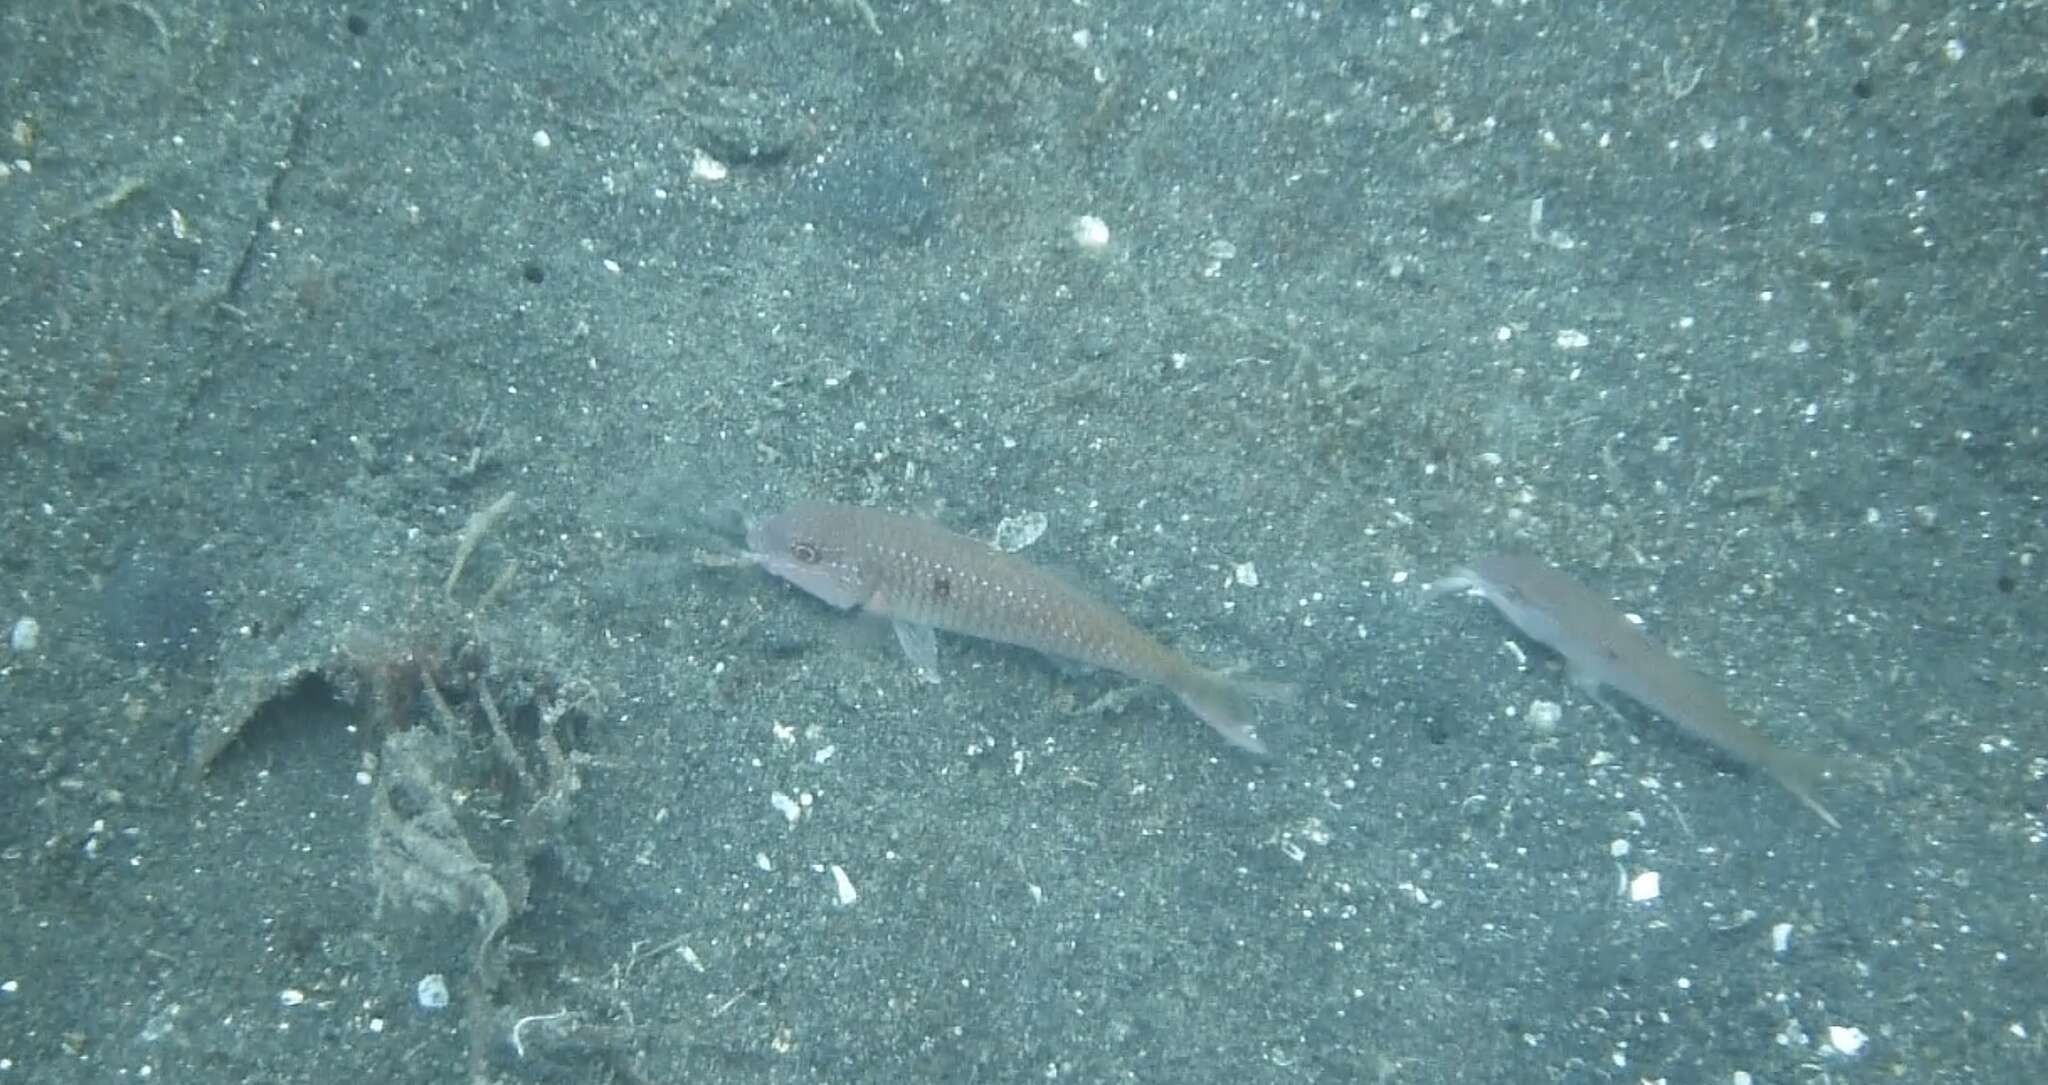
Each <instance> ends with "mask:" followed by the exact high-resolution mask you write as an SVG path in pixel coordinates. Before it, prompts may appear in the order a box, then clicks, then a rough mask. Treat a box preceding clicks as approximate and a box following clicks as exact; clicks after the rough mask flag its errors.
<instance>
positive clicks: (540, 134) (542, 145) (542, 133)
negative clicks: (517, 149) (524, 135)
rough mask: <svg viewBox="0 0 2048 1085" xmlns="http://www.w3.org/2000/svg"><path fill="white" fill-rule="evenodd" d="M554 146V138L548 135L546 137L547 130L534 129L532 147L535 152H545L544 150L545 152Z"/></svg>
mask: <svg viewBox="0 0 2048 1085" xmlns="http://www.w3.org/2000/svg"><path fill="white" fill-rule="evenodd" d="M554 145H555V140H554V137H553V136H550V135H548V130H547V129H545V128H536V129H534V130H533V147H534V150H537V151H545V150H547V149H548V148H549V147H552V146H554Z"/></svg>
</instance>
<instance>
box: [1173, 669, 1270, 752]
mask: <svg viewBox="0 0 2048 1085" xmlns="http://www.w3.org/2000/svg"><path fill="white" fill-rule="evenodd" d="M1172 689H1173V692H1174V693H1175V694H1176V695H1177V696H1179V697H1180V701H1181V703H1182V704H1184V705H1187V706H1188V709H1189V710H1190V711H1192V712H1194V714H1195V715H1197V716H1200V717H1201V718H1202V722H1203V723H1206V724H1208V725H1209V726H1210V727H1213V728H1215V730H1216V733H1217V734H1219V735H1222V736H1223V738H1224V740H1225V741H1227V742H1229V743H1230V744H1231V745H1232V746H1235V747H1237V748H1238V749H1240V750H1249V751H1250V752H1252V753H1260V754H1262V753H1265V752H1266V744H1265V743H1263V742H1260V741H1259V736H1258V735H1257V734H1256V733H1255V732H1254V730H1253V728H1254V726H1255V725H1256V724H1257V723H1258V720H1259V713H1258V709H1257V707H1256V705H1257V703H1258V702H1260V701H1280V702H1286V701H1292V700H1294V699H1295V698H1296V697H1297V696H1299V695H1300V690H1299V689H1297V688H1296V687H1295V685H1294V683H1292V682H1268V681H1265V680H1263V679H1258V678H1243V677H1239V676H1237V675H1231V674H1224V673H1222V672H1220V671H1205V670H1200V669H1198V668H1192V667H1191V668H1189V670H1188V673H1187V675H1186V676H1184V677H1182V678H1181V679H1179V680H1178V681H1175V682H1174V683H1173V684H1172Z"/></svg>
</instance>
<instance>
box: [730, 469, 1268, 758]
mask: <svg viewBox="0 0 2048 1085" xmlns="http://www.w3.org/2000/svg"><path fill="white" fill-rule="evenodd" d="M743 557H744V558H745V560H747V561H750V562H752V563H753V564H756V565H759V566H760V567H761V568H763V569H766V570H768V571H769V572H771V573H773V574H775V575H776V576H778V577H781V578H782V579H784V580H787V581H789V582H790V583H791V584H794V585H796V586H797V587H799V588H802V589H803V590H805V591H807V592H809V593H810V594H812V595H815V596H817V597H818V598H819V599H822V600H824V601H825V602H827V603H829V604H831V605H832V606H835V607H838V608H840V609H842V610H844V609H851V608H853V607H859V608H860V609H861V610H862V612H864V613H867V614H872V615H875V616H877V617H881V618H885V619H887V620H888V622H889V624H890V626H891V627H892V628H893V629H894V630H895V633H896V642H897V643H898V644H899V645H901V646H902V648H903V654H904V655H906V656H908V657H910V661H911V662H912V663H913V664H915V665H916V667H917V668H918V670H919V671H921V672H922V673H923V675H924V677H925V679H926V680H927V681H937V680H938V662H939V660H938V645H937V638H936V636H935V635H934V631H935V630H941V629H943V630H945V631H946V632H948V633H959V634H962V635H964V636H970V637H980V638H982V639H984V640H992V641H998V642H1000V643H1003V644H1012V645H1017V646H1019V647H1023V648H1029V649H1031V650H1033V651H1036V652H1042V653H1044V654H1046V655H1049V656H1056V657H1059V658H1062V659H1068V660H1072V661H1074V662H1076V663H1081V664H1085V665H1087V666H1091V667H1100V668H1103V669H1105V670H1112V671H1116V672H1117V673H1119V674H1123V675H1126V676H1128V677H1131V678H1135V679H1137V680H1139V681H1141V682H1151V683H1154V684H1157V685H1161V686H1164V687H1166V688H1167V689H1168V690H1169V691H1171V692H1172V693H1173V695H1174V696H1176V697H1178V698H1180V701H1181V703H1182V704H1184V705H1186V706H1187V707H1188V709H1189V710H1190V711H1192V712H1194V714H1195V715H1197V716H1199V717H1201V719H1202V722H1204V723H1207V724H1208V725H1209V726H1210V727H1212V728H1214V729H1215V730H1216V733H1217V734H1219V735H1222V736H1223V737H1224V739H1225V740H1226V741H1228V742H1229V743H1230V744H1231V745H1233V746H1236V747H1237V748H1239V749H1241V750H1248V751H1250V752H1252V753H1265V752H1266V747H1265V744H1264V743H1262V742H1260V741H1259V738H1258V735H1257V734H1256V732H1255V730H1254V728H1255V726H1256V723H1257V712H1256V709H1255V708H1254V703H1255V702H1258V701H1276V700H1288V699H1291V698H1292V697H1293V695H1294V687H1293V686H1291V685H1289V684H1287V683H1282V682H1267V681H1261V680H1258V679H1251V678H1244V677H1239V676H1236V675H1228V674H1224V673H1222V672H1220V671H1212V670H1206V669H1204V668H1202V667H1199V666H1196V665H1195V664H1194V663H1191V662H1189V661H1188V659H1187V658H1186V657H1184V656H1182V655H1181V654H1180V653H1178V652H1176V651H1174V650H1173V649H1171V648H1168V647H1166V646H1165V645H1164V644H1161V643H1160V642H1159V641H1157V640H1155V639H1154V638H1153V637H1152V636H1151V635H1150V634H1148V633H1146V632H1145V631H1144V630H1142V629H1139V628H1138V627H1137V626H1136V625H1133V624H1132V623H1131V621H1130V619H1128V618H1125V617H1124V616H1123V615H1122V614H1121V613H1119V612H1117V611H1116V610H1115V609H1114V608H1112V607H1110V606H1108V605H1107V604H1104V603H1101V602H1098V601H1097V600H1095V599H1094V598H1092V597H1090V596H1089V595H1087V594H1085V593H1083V592H1081V591H1079V590H1078V589H1076V588H1074V587H1072V586H1070V585H1068V584H1067V583H1066V582H1065V581H1063V580H1061V579H1060V578H1059V577H1057V576H1054V575H1053V574H1051V573H1049V572H1047V571H1045V570H1043V569H1040V568H1038V567H1037V566H1035V565H1032V564H1030V563H1029V562H1026V561H1023V560H1021V559H1019V558H1016V557H1013V556H1011V555H1010V554H1007V553H1004V552H1003V551H1001V550H998V549H996V548H995V547H993V546H989V545H988V544H986V543H983V542H980V541H978V540H975V539H971V538H968V537H967V536H965V535H959V534H955V533H954V532H951V531H948V530H946V529H945V528H943V527H940V526H939V525H937V524H935V523H932V522H931V521H929V520H920V519H916V518H914V517H909V516H900V515H897V514H896V513H892V512H884V511H882V510H880V509H873V508H864V507H861V506H855V505H835V504H829V503H825V502H803V503H800V504H797V505H793V506H791V507H790V508H789V509H787V510H785V511H784V512H781V513H779V514H777V515H774V516H769V517H766V518H764V519H759V520H755V521H754V522H753V523H751V524H750V525H748V527H747V549H746V552H745V554H744V555H743Z"/></svg>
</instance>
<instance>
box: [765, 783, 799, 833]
mask: <svg viewBox="0 0 2048 1085" xmlns="http://www.w3.org/2000/svg"><path fill="white" fill-rule="evenodd" d="M768 801H769V803H771V804H773V805H774V807H775V809H777V810H779V811H781V812H782V816H783V818H784V819H785V820H787V821H788V822H789V823H790V824H791V825H795V824H796V823H797V819H799V818H801V817H803V816H804V808H803V804H802V803H799V802H797V801H796V800H795V799H792V798H790V797H789V796H788V795H785V794H783V793H782V792H780V791H777V792H774V793H772V794H770V795H769V796H768Z"/></svg>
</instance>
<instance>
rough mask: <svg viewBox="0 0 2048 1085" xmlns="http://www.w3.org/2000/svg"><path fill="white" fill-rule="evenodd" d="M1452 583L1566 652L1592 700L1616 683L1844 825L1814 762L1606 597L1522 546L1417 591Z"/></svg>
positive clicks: (1434, 591) (1445, 588)
mask: <svg viewBox="0 0 2048 1085" xmlns="http://www.w3.org/2000/svg"><path fill="white" fill-rule="evenodd" d="M1453 591H1469V592H1473V593H1476V594H1478V595H1480V596H1483V597H1484V598H1485V599H1486V601H1487V602H1489V603H1492V604H1493V606H1494V609H1496V610H1498V611H1500V612H1501V614H1502V615H1503V616H1505V617H1506V618H1507V620H1508V621H1510V622H1513V623H1514V624H1515V627H1516V628H1518V629H1520V630H1521V631H1522V632H1523V633H1524V634H1526V635H1527V636H1528V637H1530V639H1532V640H1536V641H1540V642H1542V643H1543V644H1545V645H1548V646H1549V647H1550V648H1551V649H1553V650H1555V651H1556V652H1557V653H1558V654H1559V655H1562V656H1563V657H1564V661H1565V670H1566V673H1568V674H1569V675H1570V676H1571V679H1572V682H1573V683H1574V684H1575V685H1577V686H1578V687H1579V688H1580V689H1583V690H1585V691H1586V693H1587V694H1588V695H1589V696H1591V697H1593V698H1594V699H1595V700H1600V690H1601V688H1602V687H1606V688H1609V689H1616V690H1620V691H1621V692H1622V693H1624V694H1626V695H1627V696H1628V697H1629V699H1630V700H1634V701H1637V702H1640V703H1641V704H1643V705H1645V706H1647V707H1648V708H1650V709H1651V710H1653V711H1655V712H1656V713H1657V714H1658V715H1660V716H1663V717H1664V718H1666V719H1668V720H1671V721H1672V722H1673V723H1676V724H1678V725H1679V726H1680V727H1683V728H1685V729H1686V730H1687V731H1690V732H1692V733H1693V734H1694V735H1697V736H1698V737H1700V738H1703V739H1705V740H1707V741H1708V742H1711V743H1713V744H1714V745H1716V746H1719V747H1721V748H1722V749H1724V750H1726V751H1728V752H1729V753H1731V754H1734V755H1735V756H1736V757H1738V758H1741V759H1742V760H1744V761H1747V762H1749V763H1750V764H1752V765H1755V766H1757V767H1758V768H1761V769H1763V770H1764V771H1765V772H1768V773H1770V774H1771V776H1772V777H1773V778H1774V779H1776V780H1777V781H1778V782H1779V783H1780V784H1783V785H1784V786H1785V789H1786V790H1787V791H1790V792H1791V793H1792V794H1793V795H1794V796H1796V797H1797V798H1798V799H1799V801H1800V802H1803V803H1805V804H1806V805H1807V808H1808V809H1811V810H1812V811H1813V812H1814V813H1816V814H1819V815H1820V818H1821V820H1822V821H1825V822H1827V823H1828V824H1829V825H1831V826H1833V827H1835V828H1837V829H1839V828H1841V827H1842V823H1841V822H1839V821H1836V820H1835V816H1834V815H1833V814H1830V813H1828V811H1827V808H1826V807H1824V806H1822V805H1821V804H1820V801H1819V800H1818V799H1816V798H1815V797H1814V787H1815V784H1816V783H1817V782H1818V781H1819V779H1820V778H1821V777H1822V776H1823V775H1824V774H1825V773H1824V771H1823V770H1822V768H1821V767H1820V764H1819V762H1817V761H1816V760H1815V759H1813V758H1811V757H1809V756H1807V755H1804V754H1796V753H1792V752H1789V751H1787V750H1783V749H1780V748H1779V747H1778V746H1777V745H1776V744H1774V743H1772V742H1771V740H1770V739H1768V738H1766V737H1764V734H1763V732H1761V731H1758V730H1756V729H1755V728H1752V727H1750V726H1749V725H1747V724H1745V723H1743V722H1742V720H1741V719H1740V718H1739V717H1737V716H1736V714H1735V710H1734V709H1733V708H1730V707H1729V706H1728V700H1727V698H1725V697H1723V696H1722V695H1721V691H1720V690H1718V689H1716V688H1714V686H1713V684H1712V683H1710V682H1708V681H1707V680H1706V679H1705V678H1702V677H1700V675H1699V674H1698V673H1696V672H1695V671H1693V670H1692V669H1691V668H1690V667H1687V666H1686V665H1685V664H1684V663H1682V662H1680V661H1679V660H1678V658H1677V657H1675V656H1673V655H1672V654H1671V653H1670V652H1668V651H1666V650H1665V649H1664V647H1663V646H1662V645H1659V644H1658V643H1657V642H1655V641H1653V640H1651V639H1650V638H1648V637H1646V636H1644V635H1643V634H1642V633H1641V632H1639V631H1637V629H1636V627H1635V623H1633V622H1631V621H1629V620H1628V618H1627V617H1625V616H1624V615H1623V614H1622V613H1621V611H1620V610H1618V609H1616V608H1615V606H1614V604H1612V603H1610V602H1608V601H1607V599H1606V598H1605V597H1604V596H1601V595H1600V594H1599V593H1597V592H1595V591H1593V590H1592V589H1590V588H1588V587H1586V586H1585V585H1583V584H1580V583H1579V582H1578V581H1576V580H1573V579H1572V578H1571V577H1569V576H1566V575H1565V574H1564V573H1563V572H1561V571H1559V570H1558V569H1555V568H1553V567H1551V566H1550V565H1548V564H1546V563H1544V562H1542V561H1539V560H1537V559H1536V558H1532V557H1526V556H1523V555H1519V554H1496V555H1494V556H1492V557H1487V558H1481V559H1479V560H1478V561H1475V562H1473V563H1472V564H1471V565H1469V566H1466V567H1464V568H1462V569H1458V570H1455V571H1454V572H1453V573H1452V574H1451V575H1450V576H1447V577H1445V578H1444V579H1442V580H1439V581H1437V582H1436V583H1434V584H1431V585H1430V586H1429V587H1428V588H1426V589H1424V592H1423V598H1424V599H1425V600H1427V599H1433V598H1435V597H1436V596H1438V595H1442V594H1444V593H1446V592H1453ZM1602 703H1603V704H1604V703H1605V702H1604V701H1603V702H1602Z"/></svg>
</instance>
